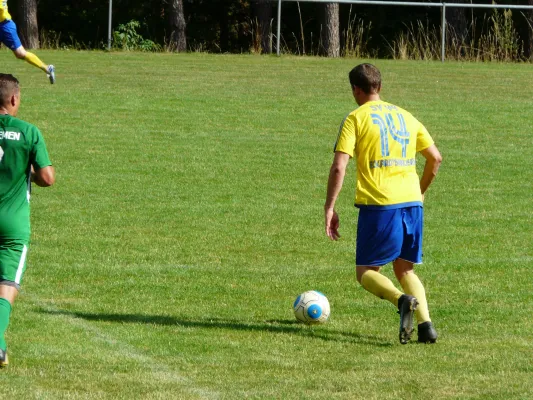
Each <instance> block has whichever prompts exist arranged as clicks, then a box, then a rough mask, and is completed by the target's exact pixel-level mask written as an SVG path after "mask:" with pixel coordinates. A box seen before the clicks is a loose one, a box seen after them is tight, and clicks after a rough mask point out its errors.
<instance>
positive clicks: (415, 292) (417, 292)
mask: <svg viewBox="0 0 533 400" xmlns="http://www.w3.org/2000/svg"><path fill="white" fill-rule="evenodd" d="M423 217H424V210H423V208H422V207H408V208H405V209H403V211H402V221H403V222H402V223H403V226H404V240H403V244H402V251H401V253H400V255H399V258H397V259H396V260H394V261H393V267H394V274H395V275H396V278H397V279H398V281H399V282H400V284H401V285H402V288H403V290H404V291H405V293H407V294H410V295H412V296H415V297H416V299H417V300H418V307H417V309H416V313H415V314H416V319H417V322H418V341H419V342H421V343H435V342H436V341H437V331H436V330H435V328H434V327H433V323H432V322H431V318H430V317H429V307H428V302H427V299H426V291H425V289H424V285H423V284H422V282H421V281H420V279H419V278H418V276H417V275H416V274H415V273H414V270H413V266H414V264H420V263H421V262H422V229H423Z"/></svg>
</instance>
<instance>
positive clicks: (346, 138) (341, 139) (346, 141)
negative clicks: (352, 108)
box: [333, 114, 356, 157]
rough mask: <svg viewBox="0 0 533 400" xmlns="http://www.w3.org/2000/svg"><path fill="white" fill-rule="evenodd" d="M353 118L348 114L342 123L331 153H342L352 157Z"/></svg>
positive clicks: (353, 141)
mask: <svg viewBox="0 0 533 400" xmlns="http://www.w3.org/2000/svg"><path fill="white" fill-rule="evenodd" d="M355 130H356V127H355V117H354V116H353V115H352V114H350V115H348V116H347V117H346V118H345V119H344V121H342V124H341V127H340V128H339V136H337V142H335V148H334V150H333V151H342V152H343V153H346V154H348V155H349V156H350V157H353V155H354V151H355Z"/></svg>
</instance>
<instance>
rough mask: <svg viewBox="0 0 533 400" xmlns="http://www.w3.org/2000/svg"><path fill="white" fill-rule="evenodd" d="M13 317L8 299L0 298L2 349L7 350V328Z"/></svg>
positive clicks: (0, 340)
mask: <svg viewBox="0 0 533 400" xmlns="http://www.w3.org/2000/svg"><path fill="white" fill-rule="evenodd" d="M10 316H11V304H10V303H9V301H7V300H6V299H4V298H2V297H0V349H2V350H4V351H5V350H6V348H7V344H6V339H5V338H4V333H6V330H7V326H8V325H9V317H10Z"/></svg>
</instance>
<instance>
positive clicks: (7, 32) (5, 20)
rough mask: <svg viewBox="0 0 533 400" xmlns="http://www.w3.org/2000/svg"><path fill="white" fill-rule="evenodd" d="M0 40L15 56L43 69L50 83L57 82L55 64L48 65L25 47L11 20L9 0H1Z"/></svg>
mask: <svg viewBox="0 0 533 400" xmlns="http://www.w3.org/2000/svg"><path fill="white" fill-rule="evenodd" d="M0 41H1V42H2V43H3V44H5V45H6V46H7V47H9V48H10V49H11V50H12V51H13V53H14V54H15V57H17V58H19V59H21V60H24V61H26V62H28V63H30V64H31V65H34V66H36V67H37V68H40V69H41V70H43V71H44V72H45V73H46V74H47V75H48V79H50V83H52V84H53V83H55V81H56V74H55V68H54V66H53V65H46V64H45V63H43V62H42V61H41V60H40V58H39V57H37V56H36V55H35V54H33V53H30V52H29V51H26V49H24V46H22V43H21V42H20V39H19V36H18V34H17V26H16V25H15V23H14V22H13V21H12V20H11V15H10V14H9V11H8V9H7V0H0Z"/></svg>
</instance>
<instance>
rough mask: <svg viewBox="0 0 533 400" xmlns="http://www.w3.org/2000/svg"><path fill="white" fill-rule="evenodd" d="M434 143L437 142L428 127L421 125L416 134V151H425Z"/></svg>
mask: <svg viewBox="0 0 533 400" xmlns="http://www.w3.org/2000/svg"><path fill="white" fill-rule="evenodd" d="M434 143H435V142H434V141H433V139H432V137H431V135H430V134H429V132H428V130H427V129H426V127H425V126H424V125H422V124H420V127H419V128H418V132H417V134H416V151H417V152H419V151H422V150H425V149H427V148H428V147H429V146H431V145H432V144H434Z"/></svg>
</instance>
